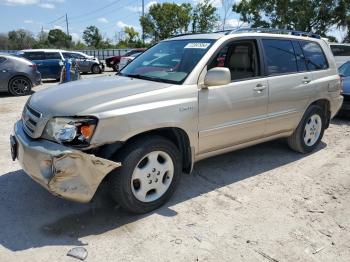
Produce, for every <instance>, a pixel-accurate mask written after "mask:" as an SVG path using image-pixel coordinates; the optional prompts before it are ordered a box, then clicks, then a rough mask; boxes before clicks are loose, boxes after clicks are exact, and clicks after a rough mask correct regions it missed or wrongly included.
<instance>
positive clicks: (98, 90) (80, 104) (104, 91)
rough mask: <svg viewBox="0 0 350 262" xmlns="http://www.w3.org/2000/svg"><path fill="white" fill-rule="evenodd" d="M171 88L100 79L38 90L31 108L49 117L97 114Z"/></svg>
mask: <svg viewBox="0 0 350 262" xmlns="http://www.w3.org/2000/svg"><path fill="white" fill-rule="evenodd" d="M168 86H170V84H167V83H158V82H153V81H148V80H141V79H135V78H128V77H122V76H115V75H114V76H105V77H96V78H91V79H86V80H79V81H74V82H70V83H66V84H61V85H57V86H54V87H51V88H48V89H45V90H42V91H38V92H36V93H35V94H33V95H32V96H31V98H30V102H29V103H30V105H31V106H32V107H33V108H35V109H36V110H38V111H40V112H41V113H42V114H43V115H45V116H76V115H94V114H98V113H101V112H105V111H109V110H113V109H116V108H118V102H119V101H118V100H119V99H121V98H125V97H128V96H133V95H136V94H140V93H146V92H151V91H154V90H158V89H161V88H166V87H168Z"/></svg>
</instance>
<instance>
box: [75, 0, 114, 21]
mask: <svg viewBox="0 0 350 262" xmlns="http://www.w3.org/2000/svg"><path fill="white" fill-rule="evenodd" d="M119 2H120V0H117V1H113V2H112V3H110V4H108V5H105V6H103V7H100V8H98V9H95V10H92V11H89V12H87V13H84V14H81V15H78V16H74V17H72V18H71V20H75V19H77V18H79V17H83V16H88V15H90V14H94V13H96V12H98V11H101V10H103V9H106V8H108V7H110V6H112V5H115V4H117V3H119Z"/></svg>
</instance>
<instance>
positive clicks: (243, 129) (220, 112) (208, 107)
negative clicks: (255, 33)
mask: <svg viewBox="0 0 350 262" xmlns="http://www.w3.org/2000/svg"><path fill="white" fill-rule="evenodd" d="M258 50H259V49H258V44H257V41H256V40H241V41H233V42H231V43H229V44H227V45H225V46H224V47H223V48H222V50H221V51H220V52H219V53H218V55H217V56H216V57H215V58H213V60H212V61H211V62H210V63H209V64H208V70H209V69H210V68H213V67H217V66H224V67H227V68H229V69H230V72H231V79H232V82H231V83H230V84H228V85H223V86H215V87H209V88H207V89H200V91H199V154H205V153H208V152H212V151H216V150H220V149H224V148H228V147H230V146H234V145H239V144H242V143H245V142H249V141H251V140H255V139H259V138H262V137H263V136H264V132H265V128H266V119H267V105H268V81H267V79H266V78H265V77H262V70H261V55H260V52H259V51H258Z"/></svg>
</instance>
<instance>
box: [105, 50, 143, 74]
mask: <svg viewBox="0 0 350 262" xmlns="http://www.w3.org/2000/svg"><path fill="white" fill-rule="evenodd" d="M145 50H146V48H137V49H132V50H130V51H128V52H126V53H125V54H124V55H118V56H111V57H108V58H106V66H107V67H110V68H113V70H114V71H118V70H119V63H120V60H121V58H122V57H123V56H131V55H133V54H135V53H140V52H143V51H145Z"/></svg>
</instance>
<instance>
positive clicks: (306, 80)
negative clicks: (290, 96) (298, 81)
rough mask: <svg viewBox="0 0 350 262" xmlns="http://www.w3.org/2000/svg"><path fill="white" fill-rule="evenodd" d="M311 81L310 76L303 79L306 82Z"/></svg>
mask: <svg viewBox="0 0 350 262" xmlns="http://www.w3.org/2000/svg"><path fill="white" fill-rule="evenodd" d="M311 81H312V80H311V79H310V78H308V77H304V79H303V83H304V84H309V83H310V82H311Z"/></svg>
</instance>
